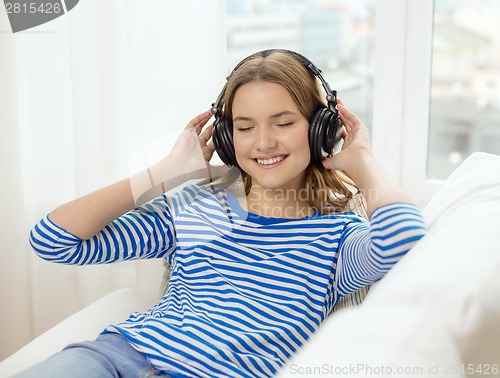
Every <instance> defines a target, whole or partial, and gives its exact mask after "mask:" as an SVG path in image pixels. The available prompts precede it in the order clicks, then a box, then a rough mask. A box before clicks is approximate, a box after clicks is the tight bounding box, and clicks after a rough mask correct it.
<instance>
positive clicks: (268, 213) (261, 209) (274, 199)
mask: <svg viewBox="0 0 500 378" xmlns="http://www.w3.org/2000/svg"><path fill="white" fill-rule="evenodd" d="M246 207H247V211H248V212H250V213H254V214H257V215H261V216H265V217H272V218H292V219H298V218H303V217H305V216H311V215H312V214H313V212H314V210H313V209H312V208H311V206H310V205H309V202H308V195H307V191H306V189H305V188H302V189H280V188H278V189H265V188H262V187H260V186H257V185H253V186H252V188H251V189H250V192H249V193H248V195H247V197H246Z"/></svg>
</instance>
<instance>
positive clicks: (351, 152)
mask: <svg viewBox="0 0 500 378" xmlns="http://www.w3.org/2000/svg"><path fill="white" fill-rule="evenodd" d="M337 107H338V110H339V113H340V118H341V120H342V123H343V125H344V126H345V128H346V130H345V131H344V134H343V138H344V145H343V146H342V151H340V152H339V153H337V154H335V155H333V156H332V157H330V158H328V159H325V160H324V161H323V165H324V166H325V167H326V168H328V169H333V170H340V171H344V172H346V173H347V174H348V175H349V177H351V178H352V180H353V181H354V182H355V183H356V185H357V187H358V188H359V190H360V192H361V193H362V194H363V197H364V198H365V200H366V205H367V214H368V217H370V216H371V214H372V213H373V211H374V210H375V209H376V208H378V207H380V206H383V205H386V204H389V203H393V202H408V203H411V202H412V201H411V199H410V198H409V197H408V195H407V194H406V193H404V192H403V190H402V189H401V188H400V187H399V185H398V184H397V183H396V182H395V181H394V180H393V179H392V177H391V176H390V175H389V174H388V173H387V171H386V170H385V169H384V168H383V167H382V165H381V164H380V162H379V161H378V160H377V159H376V158H375V155H374V154H373V151H372V149H371V146H370V139H369V135H368V129H367V128H366V127H365V125H363V123H362V122H361V121H360V120H359V118H358V117H357V116H356V115H355V114H354V113H352V112H351V111H349V110H348V109H347V108H346V107H345V106H344V105H343V103H342V101H340V100H339V102H338V105H337Z"/></svg>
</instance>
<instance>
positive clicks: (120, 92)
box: [0, 0, 227, 359]
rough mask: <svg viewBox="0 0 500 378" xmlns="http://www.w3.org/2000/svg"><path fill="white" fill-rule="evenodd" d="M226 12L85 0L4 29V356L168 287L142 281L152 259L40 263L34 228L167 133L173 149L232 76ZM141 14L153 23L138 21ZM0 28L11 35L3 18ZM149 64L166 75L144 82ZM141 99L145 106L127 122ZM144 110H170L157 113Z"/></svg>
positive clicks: (0, 89) (0, 266)
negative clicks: (131, 295) (83, 315)
mask: <svg viewBox="0 0 500 378" xmlns="http://www.w3.org/2000/svg"><path fill="white" fill-rule="evenodd" d="M137 4H144V6H143V9H136V8H134V6H137ZM155 7H156V9H161V12H158V11H156V12H155V9H154V8H155ZM223 9H224V1H222V0H191V1H188V2H183V1H177V2H165V1H163V0H154V1H153V0H152V1H149V2H148V3H147V4H145V3H143V2H138V1H122V0H108V1H98V0H86V1H82V2H80V3H79V4H78V5H77V6H76V7H75V8H74V9H73V10H71V11H70V12H69V13H68V14H67V15H64V16H62V17H60V18H58V19H56V20H53V21H51V22H49V23H47V24H44V25H41V26H39V27H37V28H34V29H31V30H29V31H26V32H22V33H17V34H11V33H7V32H4V33H1V34H0V56H1V57H2V58H1V60H0V100H1V101H0V107H1V108H0V127H1V137H0V157H1V158H2V165H1V168H0V169H1V177H2V184H3V185H2V187H1V188H0V191H1V192H0V193H1V198H2V203H3V210H4V211H3V216H2V217H1V219H0V232H1V238H0V277H1V278H0V279H1V281H0V282H1V284H2V285H1V288H2V289H1V297H0V304H1V308H2V311H0V334H1V339H2V342H1V345H0V359H3V358H4V357H7V356H8V355H10V354H11V353H12V352H14V351H15V350H17V349H18V348H19V347H20V346H21V345H23V344H25V343H26V342H27V341H29V339H31V338H33V337H35V336H37V335H39V334H40V333H42V332H43V331H45V330H46V329H48V328H49V327H51V326H52V325H54V324H56V323H57V322H59V321H60V320H62V319H63V318H65V317H66V316H67V315H69V314H71V313H73V312H75V311H77V310H78V309H80V308H82V307H83V306H85V305H87V304H88V303H90V302H92V301H94V300H96V299H97V298H99V297H101V296H103V295H104V294H106V293H108V292H110V291H112V290H115V289H117V288H120V287H125V286H127V287H139V288H145V287H147V286H148V285H149V286H150V285H156V283H157V282H159V281H160V280H161V276H158V277H157V278H151V277H144V274H142V275H141V274H138V272H139V273H141V272H142V273H144V270H145V268H144V267H145V266H148V264H150V262H149V263H144V264H142V263H120V264H114V265H113V266H91V267H71V266H60V265H55V264H50V263H47V262H44V261H42V260H40V259H39V258H37V257H35V256H34V255H33V254H32V252H31V250H30V247H29V245H28V232H29V229H30V227H31V226H32V225H33V224H34V222H36V221H37V220H38V219H40V218H41V217H42V216H44V215H45V214H46V213H47V212H49V211H50V210H52V209H53V208H54V207H56V206H58V205H59V204H62V203H63V202H65V201H68V200H70V199H72V198H75V197H76V196H80V195H82V194H84V193H87V192H89V191H91V190H94V189H96V188H98V187H100V186H103V185H106V184H108V183H111V182H112V181H115V180H117V179H119V178H122V177H125V176H127V175H128V169H129V168H128V160H129V157H130V156H131V154H132V153H133V152H134V150H136V149H138V148H140V147H141V146H143V145H145V144H146V143H148V142H152V141H154V140H155V139H156V138H159V137H161V136H170V140H169V141H168V142H173V139H174V137H175V135H176V134H177V132H178V131H179V130H180V129H182V128H183V127H184V126H185V125H186V123H187V122H188V121H189V120H190V119H191V118H193V117H194V116H195V115H197V114H199V113H201V112H202V111H205V110H207V109H208V108H209V106H210V104H211V102H213V101H214V99H215V98H216V96H217V94H218V93H219V91H220V88H221V86H222V84H223V82H224V78H225V76H226V72H227V71H226V65H225V56H224V48H223V47H224V45H225V40H224V35H225V32H224V22H223V19H222V18H223V15H224V12H223ZM139 11H140V12H143V13H142V15H143V17H145V18H146V19H144V22H143V23H142V24H139V25H137V23H134V24H133V25H132V24H131V20H132V18H134V22H135V21H136V19H135V17H137V18H139V16H140V14H139V13H138V12H139ZM153 16H154V17H153ZM148 17H149V18H148ZM132 26H133V27H132ZM160 26H161V28H160ZM159 29H163V30H164V31H166V33H164V34H162V35H159V34H158V30H159ZM0 30H1V31H8V30H10V26H9V25H8V20H7V16H6V14H5V12H0ZM148 34H149V35H150V38H148ZM134 38H136V39H137V38H139V40H138V42H139V43H136V44H135V45H134V44H133V43H131V41H132V40H133V39H134ZM137 46H141V49H139V48H138V47H137ZM144 54H151V56H148V55H144ZM131 62H134V64H132V63H131ZM152 69H157V70H158V69H163V70H164V74H165V77H166V78H167V80H166V81H162V80H163V76H162V77H159V78H158V83H157V85H155V84H156V83H155V82H154V80H153V82H152V83H150V84H151V86H150V87H147V86H146V85H145V79H144V78H145V76H144V75H143V74H144V73H146V72H148V70H152ZM137 97H140V98H141V99H143V100H144V101H142V104H143V108H134V111H135V113H134V117H131V113H132V108H131V102H132V99H134V98H137ZM148 104H149V105H152V106H154V107H157V104H160V105H159V106H162V112H158V113H155V114H157V115H156V116H155V117H150V116H149V115H150V114H151V113H152V110H151V109H148V107H147V106H148ZM163 107H164V108H163ZM148 116H149V117H148ZM145 120H147V122H148V125H147V126H148V128H147V129H148V130H149V131H151V130H152V132H148V133H146V132H145V130H146V125H145V124H144V123H145V122H146V121H145ZM143 121H144V122H143ZM144 134H146V136H145V135H144ZM166 152H167V151H165V153H166ZM158 263H160V264H161V262H158ZM160 270H161V269H160ZM160 270H158V271H160Z"/></svg>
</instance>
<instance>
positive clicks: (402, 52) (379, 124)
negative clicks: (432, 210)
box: [372, 0, 443, 206]
mask: <svg viewBox="0 0 500 378" xmlns="http://www.w3.org/2000/svg"><path fill="white" fill-rule="evenodd" d="M433 21H434V1H433V0H404V1H401V0H378V2H377V20H376V25H377V27H376V55H375V58H376V65H375V72H374V103H373V106H374V119H373V136H372V141H373V148H374V151H375V153H376V154H377V156H378V157H379V159H380V160H381V162H382V164H383V165H384V166H385V167H387V169H388V170H389V171H390V173H391V174H392V175H393V177H395V178H396V179H397V180H398V181H399V183H400V185H401V186H402V188H403V189H404V190H405V191H406V192H407V193H408V194H409V195H410V196H411V197H412V198H413V200H415V202H416V203H417V204H418V205H420V206H424V205H425V204H426V203H427V202H428V201H429V200H430V198H431V197H432V195H433V194H434V193H435V192H436V191H437V190H438V189H439V187H440V186H441V185H442V183H443V180H440V179H434V178H429V177H427V173H426V170H427V154H428V130H429V118H430V115H429V110H430V86H431V64H432V37H433Z"/></svg>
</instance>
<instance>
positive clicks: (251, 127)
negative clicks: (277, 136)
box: [236, 126, 253, 132]
mask: <svg viewBox="0 0 500 378" xmlns="http://www.w3.org/2000/svg"><path fill="white" fill-rule="evenodd" d="M252 129H253V126H248V127H238V128H236V130H238V131H242V132H245V131H250V130H252Z"/></svg>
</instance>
